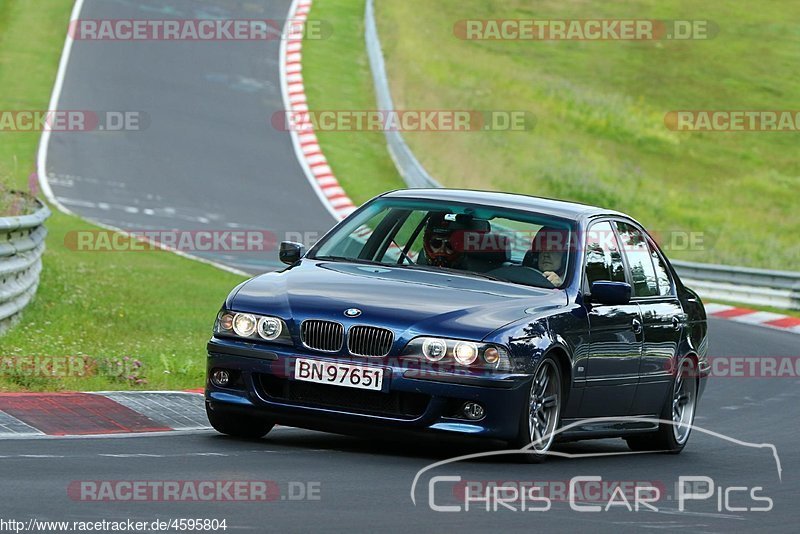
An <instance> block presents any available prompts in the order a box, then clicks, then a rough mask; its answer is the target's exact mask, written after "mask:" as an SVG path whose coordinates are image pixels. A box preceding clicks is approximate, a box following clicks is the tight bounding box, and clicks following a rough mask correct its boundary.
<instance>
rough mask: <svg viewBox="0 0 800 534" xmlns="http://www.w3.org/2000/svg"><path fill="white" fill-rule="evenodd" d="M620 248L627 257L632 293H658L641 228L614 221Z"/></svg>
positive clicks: (637, 294) (648, 250)
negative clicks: (620, 243) (620, 244)
mask: <svg viewBox="0 0 800 534" xmlns="http://www.w3.org/2000/svg"><path fill="white" fill-rule="evenodd" d="M615 224H616V225H617V232H619V239H620V241H621V242H622V249H623V250H624V251H625V256H626V257H627V258H628V265H629V266H630V270H631V279H632V281H633V295H634V296H636V297H654V296H658V295H659V287H658V279H657V278H656V270H655V268H654V267H653V260H652V256H651V255H650V247H649V246H648V245H647V239H646V238H645V236H644V235H643V234H642V232H641V230H639V229H638V228H636V227H635V226H632V225H630V224H628V223H624V222H616V223H615Z"/></svg>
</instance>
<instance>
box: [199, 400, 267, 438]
mask: <svg viewBox="0 0 800 534" xmlns="http://www.w3.org/2000/svg"><path fill="white" fill-rule="evenodd" d="M206 415H207V416H208V422H209V423H211V426H212V427H214V430H216V431H217V432H219V433H220V434H226V435H228V436H234V437H237V438H251V439H257V438H262V437H264V436H266V435H267V434H268V433H269V431H270V430H272V427H274V426H275V423H273V422H271V421H269V420H266V419H263V418H261V417H255V416H252V415H246V414H240V413H231V412H228V411H225V410H215V409H214V408H213V407H212V406H210V405H209V403H206Z"/></svg>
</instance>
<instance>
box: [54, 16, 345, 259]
mask: <svg viewBox="0 0 800 534" xmlns="http://www.w3.org/2000/svg"><path fill="white" fill-rule="evenodd" d="M289 4H290V2H289V1H288V0H269V1H259V2H219V1H216V0H214V1H210V0H169V1H168V2H161V1H156V0H152V1H150V0H148V1H141V0H86V1H85V3H84V5H83V9H82V11H81V15H80V18H82V19H141V18H189V19H192V18H208V17H220V18H226V19H256V18H258V19H270V20H275V21H280V22H282V21H284V20H285V19H286V14H287V13H288V11H289ZM279 46H280V40H279V39H274V40H268V41H261V42H247V41H232V42H201V43H193V42H186V41H166V42H164V41H162V42H142V41H136V42H104V41H91V40H87V41H80V40H77V41H75V42H74V44H73V47H72V51H71V54H70V59H69V63H68V67H67V70H66V73H65V77H64V83H63V89H62V92H61V98H60V100H59V102H58V109H60V110H92V111H115V112H121V111H130V112H139V113H141V117H142V118H143V119H142V120H141V129H140V130H138V131H97V132H91V133H74V132H53V133H52V135H51V138H50V143H49V146H48V153H47V160H46V161H47V164H46V170H47V175H48V177H49V182H50V185H51V188H52V189H53V194H54V195H55V197H56V198H57V199H58V200H59V202H60V203H61V204H63V205H64V206H65V207H66V208H67V209H69V210H71V211H73V212H75V213H77V214H79V215H81V216H83V217H85V218H88V219H90V220H93V221H97V222H100V223H103V224H106V225H110V226H113V227H115V228H121V229H123V230H162V231H169V230H188V231H195V230H212V231H225V230H231V229H244V230H264V231H269V232H272V233H273V234H274V235H275V236H276V240H277V241H281V240H283V239H284V238H285V237H287V234H288V237H290V238H291V237H295V239H293V240H297V234H298V233H299V234H300V235H309V236H310V237H311V238H313V237H314V236H315V235H317V234H319V233H321V232H324V231H327V230H328V229H329V228H330V227H331V226H333V223H334V219H333V216H332V215H331V214H330V213H329V212H328V211H327V209H326V208H325V207H324V206H323V205H322V204H321V202H320V201H319V200H318V198H317V196H316V195H315V193H314V190H313V189H312V187H311V185H310V184H309V183H308V180H307V179H306V177H305V175H304V174H303V171H302V169H301V168H300V166H299V164H298V162H297V159H296V157H295V153H294V150H293V148H292V144H291V139H290V136H289V134H288V133H287V132H284V131H278V130H276V129H274V128H273V127H272V126H271V123H270V118H271V117H272V114H273V113H275V112H277V111H281V110H283V109H284V105H283V101H282V98H281V88H280V78H279V68H278V57H279ZM292 234H294V236H293V235H292ZM197 255H198V256H201V257H204V258H207V259H211V260H214V261H217V262H220V263H224V264H227V265H230V266H232V267H235V268H238V269H240V270H243V271H246V272H251V273H258V272H263V271H266V270H273V269H275V268H276V267H278V266H280V263H279V262H278V260H277V250H272V251H268V252H267V253H260V252H252V251H247V252H239V253H229V252H228V251H224V250H223V251H215V252H209V253H205V252H202V253H197Z"/></svg>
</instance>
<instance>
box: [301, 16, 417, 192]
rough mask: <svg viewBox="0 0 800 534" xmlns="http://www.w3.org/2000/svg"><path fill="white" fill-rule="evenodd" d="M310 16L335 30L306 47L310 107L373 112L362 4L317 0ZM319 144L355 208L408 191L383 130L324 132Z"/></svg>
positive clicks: (307, 93) (311, 41) (374, 107)
mask: <svg viewBox="0 0 800 534" xmlns="http://www.w3.org/2000/svg"><path fill="white" fill-rule="evenodd" d="M310 18H311V19H313V20H321V21H325V22H326V23H327V24H329V25H330V26H331V27H332V28H333V33H332V35H331V36H330V37H329V38H327V39H320V40H306V41H305V42H304V43H303V80H304V82H305V88H306V96H307V97H308V104H309V109H311V110H318V111H330V110H340V111H352V110H374V109H376V105H375V93H374V89H373V85H372V73H371V71H370V68H369V61H368V59H367V53H366V49H365V47H364V3H363V2H354V1H352V0H318V1H315V2H314V4H313V5H312V8H311V14H310ZM317 137H318V138H319V141H320V144H321V145H322V147H323V151H324V153H325V157H326V158H327V159H328V162H329V163H330V166H331V169H332V170H333V173H334V174H335V175H336V178H337V179H338V180H339V182H340V183H341V185H342V187H344V189H345V191H347V194H348V195H349V196H350V198H352V199H353V202H355V203H356V205H358V204H361V203H363V202H365V201H366V200H369V199H370V198H372V197H373V196H375V195H377V194H380V193H383V192H384V191H387V190H391V189H400V188H402V187H405V184H404V183H403V180H402V179H401V178H400V176H399V175H398V173H397V170H396V168H395V166H394V163H393V162H392V160H391V158H390V157H389V153H388V152H387V150H386V138H385V136H384V135H383V133H382V132H359V131H349V132H348V131H323V132H318V133H317Z"/></svg>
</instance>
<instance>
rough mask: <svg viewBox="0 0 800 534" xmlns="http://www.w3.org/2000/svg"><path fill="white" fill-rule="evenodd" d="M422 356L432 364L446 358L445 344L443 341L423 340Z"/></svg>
mask: <svg viewBox="0 0 800 534" xmlns="http://www.w3.org/2000/svg"><path fill="white" fill-rule="evenodd" d="M422 354H423V356H425V357H426V358H427V359H429V360H430V361H432V362H438V361H439V360H441V359H442V358H444V357H445V356H447V343H446V342H445V341H444V340H443V339H436V338H433V337H429V338H425V341H423V342H422Z"/></svg>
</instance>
